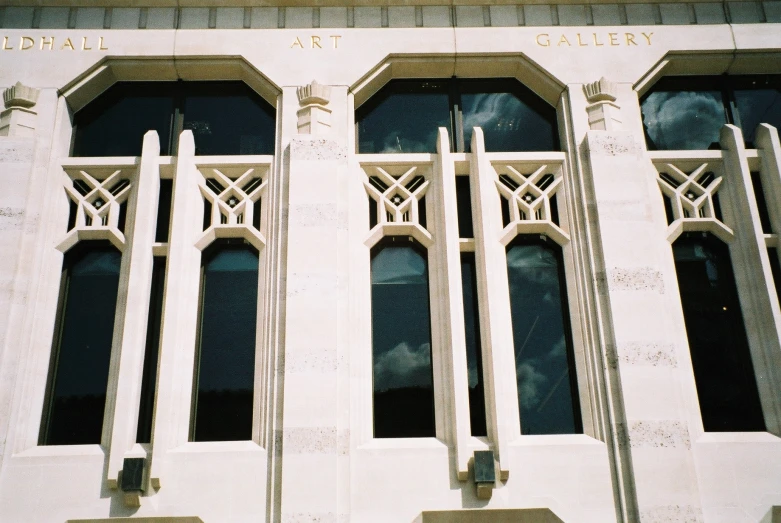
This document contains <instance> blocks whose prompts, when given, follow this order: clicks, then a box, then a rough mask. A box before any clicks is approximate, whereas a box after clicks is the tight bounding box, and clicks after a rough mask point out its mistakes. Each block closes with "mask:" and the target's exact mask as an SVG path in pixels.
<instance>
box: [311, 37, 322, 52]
mask: <svg viewBox="0 0 781 523" xmlns="http://www.w3.org/2000/svg"><path fill="white" fill-rule="evenodd" d="M315 47H317V48H318V49H322V48H323V46H321V45H320V37H319V36H312V49H314V48H315Z"/></svg>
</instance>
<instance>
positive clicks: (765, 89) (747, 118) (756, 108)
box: [642, 75, 781, 150]
mask: <svg viewBox="0 0 781 523" xmlns="http://www.w3.org/2000/svg"><path fill="white" fill-rule="evenodd" d="M642 112H643V126H644V128H645V136H646V142H647V144H648V148H649V149H651V150H663V149H718V148H719V147H720V146H719V132H720V130H721V127H722V126H723V125H724V124H726V123H733V124H735V125H737V126H738V127H740V128H741V129H742V131H743V138H744V139H745V141H746V146H747V147H753V146H754V145H753V144H754V133H755V131H756V128H757V125H759V124H760V123H768V124H770V125H773V126H774V127H780V126H781V76H777V75H776V76H771V75H765V76H726V75H723V76H692V77H682V76H680V77H668V78H663V79H661V80H660V81H659V82H658V83H657V84H656V85H654V87H653V89H652V90H651V92H650V93H648V94H647V95H646V96H645V97H643V100H642Z"/></svg>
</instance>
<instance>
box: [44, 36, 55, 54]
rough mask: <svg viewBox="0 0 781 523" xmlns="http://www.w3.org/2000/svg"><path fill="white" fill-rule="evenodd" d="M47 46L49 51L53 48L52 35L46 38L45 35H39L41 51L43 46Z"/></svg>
mask: <svg viewBox="0 0 781 523" xmlns="http://www.w3.org/2000/svg"><path fill="white" fill-rule="evenodd" d="M47 45H48V46H49V51H51V50H52V49H54V37H53V36H52V37H51V38H49V39H47V38H46V37H45V36H42V37H41V51H43V48H44V46H47Z"/></svg>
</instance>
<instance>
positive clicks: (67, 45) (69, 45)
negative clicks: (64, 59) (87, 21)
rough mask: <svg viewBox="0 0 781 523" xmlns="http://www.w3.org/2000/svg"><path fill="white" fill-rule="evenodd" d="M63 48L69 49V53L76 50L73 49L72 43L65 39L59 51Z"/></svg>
mask: <svg viewBox="0 0 781 523" xmlns="http://www.w3.org/2000/svg"><path fill="white" fill-rule="evenodd" d="M65 48H68V49H70V50H71V51H75V50H76V48H75V47H73V42H71V39H70V38H66V39H65V43H64V44H62V47H61V48H60V49H61V50H62V49H65Z"/></svg>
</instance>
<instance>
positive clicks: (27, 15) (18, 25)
mask: <svg viewBox="0 0 781 523" xmlns="http://www.w3.org/2000/svg"><path fill="white" fill-rule="evenodd" d="M33 10H34V8H32V7H6V8H5V16H3V27H4V28H6V29H29V28H30V27H32V25H33Z"/></svg>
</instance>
